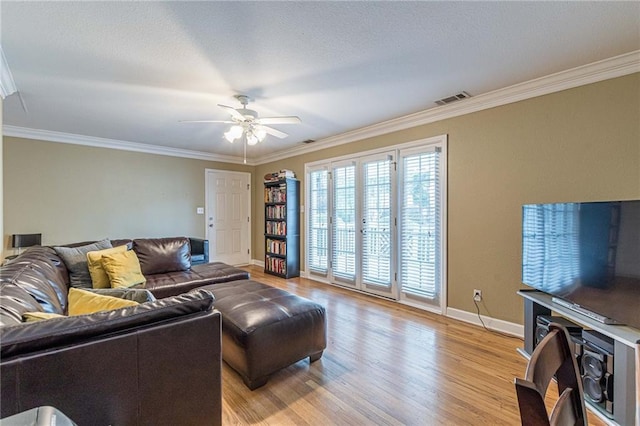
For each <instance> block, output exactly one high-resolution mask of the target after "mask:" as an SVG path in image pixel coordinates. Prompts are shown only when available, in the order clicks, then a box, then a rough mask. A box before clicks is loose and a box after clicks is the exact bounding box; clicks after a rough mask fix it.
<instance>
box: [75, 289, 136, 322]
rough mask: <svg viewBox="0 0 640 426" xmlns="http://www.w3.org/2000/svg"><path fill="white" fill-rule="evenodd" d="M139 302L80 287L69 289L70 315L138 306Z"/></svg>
mask: <svg viewBox="0 0 640 426" xmlns="http://www.w3.org/2000/svg"><path fill="white" fill-rule="evenodd" d="M137 304H138V302H134V301H133V300H125V299H118V298H117V297H111V296H103V295H101V294H95V293H92V292H90V291H87V290H81V289H79V288H73V287H72V288H70V289H69V315H84V314H92V313H94V312H100V311H111V310H113V309H118V308H126V307H127V306H136V305H137Z"/></svg>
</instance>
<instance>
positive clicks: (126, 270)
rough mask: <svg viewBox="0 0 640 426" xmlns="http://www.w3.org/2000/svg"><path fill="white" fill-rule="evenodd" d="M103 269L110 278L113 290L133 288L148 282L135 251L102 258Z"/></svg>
mask: <svg viewBox="0 0 640 426" xmlns="http://www.w3.org/2000/svg"><path fill="white" fill-rule="evenodd" d="M102 267H103V268H104V270H105V272H106V273H107V275H108V276H109V281H110V282H111V287H112V288H117V287H133V286H136V285H139V284H142V285H144V283H146V282H147V279H146V278H145V277H144V275H142V271H141V270H140V261H139V260H138V256H137V255H136V252H134V251H133V250H129V251H124V252H122V253H113V254H106V255H104V256H102Z"/></svg>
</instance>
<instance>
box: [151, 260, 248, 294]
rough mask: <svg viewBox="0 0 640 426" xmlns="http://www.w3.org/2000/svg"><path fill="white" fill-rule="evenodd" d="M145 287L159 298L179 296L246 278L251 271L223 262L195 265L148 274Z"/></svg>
mask: <svg viewBox="0 0 640 426" xmlns="http://www.w3.org/2000/svg"><path fill="white" fill-rule="evenodd" d="M146 278H147V283H146V284H145V288H146V289H147V290H150V291H151V292H152V293H153V295H154V296H155V297H157V298H158V299H161V298H164V297H170V296H177V295H179V294H182V293H186V292H188V291H189V290H192V289H194V288H197V287H202V286H204V285H207V284H216V283H222V282H227V281H234V280H246V279H248V278H249V273H248V272H247V271H245V270H243V269H240V268H236V267H235V266H230V265H227V264H226V263H222V262H212V263H205V264H202V265H193V267H192V268H191V269H190V270H188V271H178V272H167V273H166V274H154V275H147V277H146Z"/></svg>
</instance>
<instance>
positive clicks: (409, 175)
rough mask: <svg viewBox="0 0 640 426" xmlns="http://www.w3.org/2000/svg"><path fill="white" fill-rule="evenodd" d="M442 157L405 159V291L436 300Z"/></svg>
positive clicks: (402, 236) (430, 155)
mask: <svg viewBox="0 0 640 426" xmlns="http://www.w3.org/2000/svg"><path fill="white" fill-rule="evenodd" d="M439 161H440V153H439V152H437V151H434V152H424V153H419V154H415V155H409V156H406V157H403V159H402V166H403V173H402V176H403V178H402V201H401V203H402V204H401V206H402V207H401V229H400V244H401V255H400V259H401V261H400V263H401V265H400V274H401V275H400V281H401V286H402V291H403V292H405V293H413V294H416V295H420V296H423V297H426V298H429V299H433V300H437V298H438V295H439V292H440V276H441V271H440V263H441V262H440V259H441V253H440V232H441V231H440V221H441V218H440V183H439V173H440V170H439V167H440V165H439Z"/></svg>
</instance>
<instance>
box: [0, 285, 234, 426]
mask: <svg viewBox="0 0 640 426" xmlns="http://www.w3.org/2000/svg"><path fill="white" fill-rule="evenodd" d="M212 303H213V298H212V296H211V294H206V293H204V292H201V293H200V294H198V295H196V296H195V297H191V295H184V296H178V297H173V298H168V299H163V300H158V301H156V302H151V303H145V304H142V305H139V306H135V307H130V308H123V309H117V310H114V311H110V312H100V313H96V314H92V315H84V316H78V317H69V318H61V319H52V320H47V321H41V322H39V323H29V324H23V325H19V326H8V327H2V328H0V337H1V338H2V339H1V343H0V345H1V346H2V350H1V358H0V375H1V377H2V381H1V382H0V398H1V401H0V417H2V418H4V417H7V416H10V415H13V414H16V413H18V412H21V411H24V410H28V409H31V408H34V407H38V406H43V405H50V406H54V407H56V408H58V409H59V410H61V411H62V412H63V413H65V414H66V415H67V416H69V418H71V419H73V421H75V422H76V423H77V424H79V425H83V424H104V425H107V424H113V425H156V424H187V423H185V420H186V419H188V424H213V425H220V424H221V421H222V417H221V413H222V399H221V343H220V342H221V340H220V339H221V319H220V313H219V312H218V311H216V310H213V307H212ZM180 396H186V397H180ZM168 398H169V399H168Z"/></svg>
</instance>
